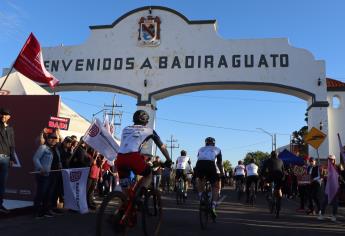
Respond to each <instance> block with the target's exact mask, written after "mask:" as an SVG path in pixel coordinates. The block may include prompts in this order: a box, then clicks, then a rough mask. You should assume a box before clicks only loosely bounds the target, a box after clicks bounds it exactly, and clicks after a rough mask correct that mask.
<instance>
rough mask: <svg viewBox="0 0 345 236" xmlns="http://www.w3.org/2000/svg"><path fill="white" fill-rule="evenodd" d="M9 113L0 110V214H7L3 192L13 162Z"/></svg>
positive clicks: (12, 138) (12, 141)
mask: <svg viewBox="0 0 345 236" xmlns="http://www.w3.org/2000/svg"><path fill="white" fill-rule="evenodd" d="M10 118H11V112H10V111H9V110H7V109H5V108H2V109H0V119H1V122H0V212H1V213H5V214H7V213H9V210H8V209H6V208H5V207H4V204H3V201H4V192H5V186H6V180H7V175H8V167H9V166H12V165H13V164H14V161H15V154H14V147H15V145H14V130H13V128H12V127H11V126H9V125H8V121H9V120H10Z"/></svg>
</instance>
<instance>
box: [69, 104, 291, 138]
mask: <svg viewBox="0 0 345 236" xmlns="http://www.w3.org/2000/svg"><path fill="white" fill-rule="evenodd" d="M64 99H67V100H71V101H74V102H80V103H82V104H86V105H90V106H94V107H101V106H98V105H95V104H90V103H86V102H82V101H79V100H76V99H70V98H64ZM122 112H123V113H125V114H133V112H128V111H122ZM157 119H159V120H165V121H170V122H175V123H179V124H185V125H193V126H200V127H208V128H216V129H224V130H232V131H238V132H247V133H261V132H259V131H257V130H249V129H239V128H232V127H225V126H216V125H209V124H202V123H196V122H191V121H180V120H174V119H169V118H163V117H158V116H157ZM276 134H277V135H291V134H287V133H276Z"/></svg>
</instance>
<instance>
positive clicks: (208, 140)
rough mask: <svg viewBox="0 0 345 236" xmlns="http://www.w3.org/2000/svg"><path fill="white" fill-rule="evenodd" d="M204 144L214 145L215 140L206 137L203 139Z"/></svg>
mask: <svg viewBox="0 0 345 236" xmlns="http://www.w3.org/2000/svg"><path fill="white" fill-rule="evenodd" d="M205 143H206V145H215V144H216V140H215V139H214V138H212V137H207V138H206V139H205Z"/></svg>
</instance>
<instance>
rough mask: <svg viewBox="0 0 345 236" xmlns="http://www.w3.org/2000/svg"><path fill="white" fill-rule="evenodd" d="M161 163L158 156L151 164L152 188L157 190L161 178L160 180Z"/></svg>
mask: <svg viewBox="0 0 345 236" xmlns="http://www.w3.org/2000/svg"><path fill="white" fill-rule="evenodd" d="M162 164H163V163H162V162H161V160H160V158H159V156H156V157H155V158H154V160H153V162H152V166H153V172H152V174H153V188H154V189H157V190H159V186H160V182H161V178H162V169H163V168H162Z"/></svg>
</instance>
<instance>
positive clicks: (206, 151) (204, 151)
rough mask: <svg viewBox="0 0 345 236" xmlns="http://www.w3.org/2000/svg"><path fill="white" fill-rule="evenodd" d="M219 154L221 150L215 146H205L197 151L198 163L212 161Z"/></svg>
mask: <svg viewBox="0 0 345 236" xmlns="http://www.w3.org/2000/svg"><path fill="white" fill-rule="evenodd" d="M219 155H222V154H221V150H220V149H219V148H217V147H215V146H205V147H202V148H200V149H199V151H198V161H214V160H215V159H216V158H217V157H218V156H219Z"/></svg>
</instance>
